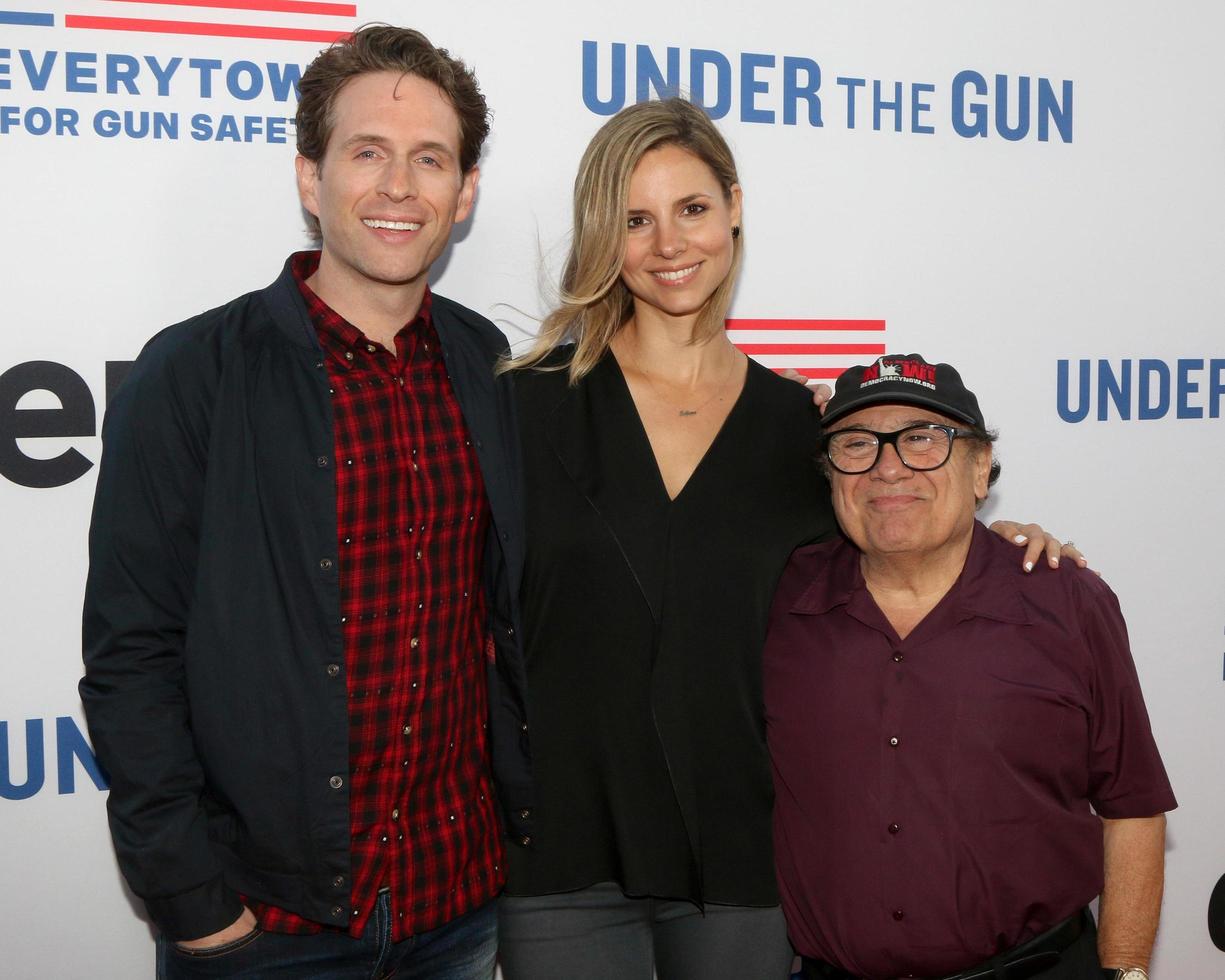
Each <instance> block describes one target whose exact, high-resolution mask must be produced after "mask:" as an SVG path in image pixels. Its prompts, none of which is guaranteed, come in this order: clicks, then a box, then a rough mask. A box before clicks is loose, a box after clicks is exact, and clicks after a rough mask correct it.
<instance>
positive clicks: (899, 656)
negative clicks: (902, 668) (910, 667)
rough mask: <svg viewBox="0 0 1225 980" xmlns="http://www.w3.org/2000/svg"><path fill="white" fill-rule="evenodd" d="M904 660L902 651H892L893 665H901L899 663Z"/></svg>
mask: <svg viewBox="0 0 1225 980" xmlns="http://www.w3.org/2000/svg"><path fill="white" fill-rule="evenodd" d="M904 659H906V658H905V657H903V656H902V651H901V650H894V651H893V662H894V663H895V664H900V663H901V662H902V661H903V660H904Z"/></svg>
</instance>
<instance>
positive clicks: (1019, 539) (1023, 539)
mask: <svg viewBox="0 0 1225 980" xmlns="http://www.w3.org/2000/svg"><path fill="white" fill-rule="evenodd" d="M1012 540H1013V541H1015V542H1016V543H1017V544H1024V543H1025V542H1026V541H1028V540H1029V538H1027V537H1026V536H1025V535H1024V534H1018V535H1017V536H1016V537H1015V538H1013V539H1012Z"/></svg>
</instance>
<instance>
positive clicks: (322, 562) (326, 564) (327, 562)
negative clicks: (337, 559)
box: [319, 558, 332, 572]
mask: <svg viewBox="0 0 1225 980" xmlns="http://www.w3.org/2000/svg"><path fill="white" fill-rule="evenodd" d="M319 567H320V568H322V569H323V570H324V571H325V572H326V571H327V570H328V569H329V568H331V567H332V559H331V558H320V559H319Z"/></svg>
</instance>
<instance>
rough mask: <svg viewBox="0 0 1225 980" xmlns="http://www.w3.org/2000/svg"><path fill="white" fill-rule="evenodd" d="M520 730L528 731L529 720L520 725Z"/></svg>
mask: <svg viewBox="0 0 1225 980" xmlns="http://www.w3.org/2000/svg"><path fill="white" fill-rule="evenodd" d="M519 731H521V732H526V731H527V722H526V721H525V722H524V723H523V724H522V725H520V726H519Z"/></svg>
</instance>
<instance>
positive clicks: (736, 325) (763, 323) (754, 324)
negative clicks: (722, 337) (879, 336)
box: [727, 320, 885, 330]
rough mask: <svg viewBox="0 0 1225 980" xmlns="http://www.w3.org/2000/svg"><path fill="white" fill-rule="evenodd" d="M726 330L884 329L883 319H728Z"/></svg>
mask: <svg viewBox="0 0 1225 980" xmlns="http://www.w3.org/2000/svg"><path fill="white" fill-rule="evenodd" d="M727 329H728V330H884V329H885V321H884V320H728V321H727Z"/></svg>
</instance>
